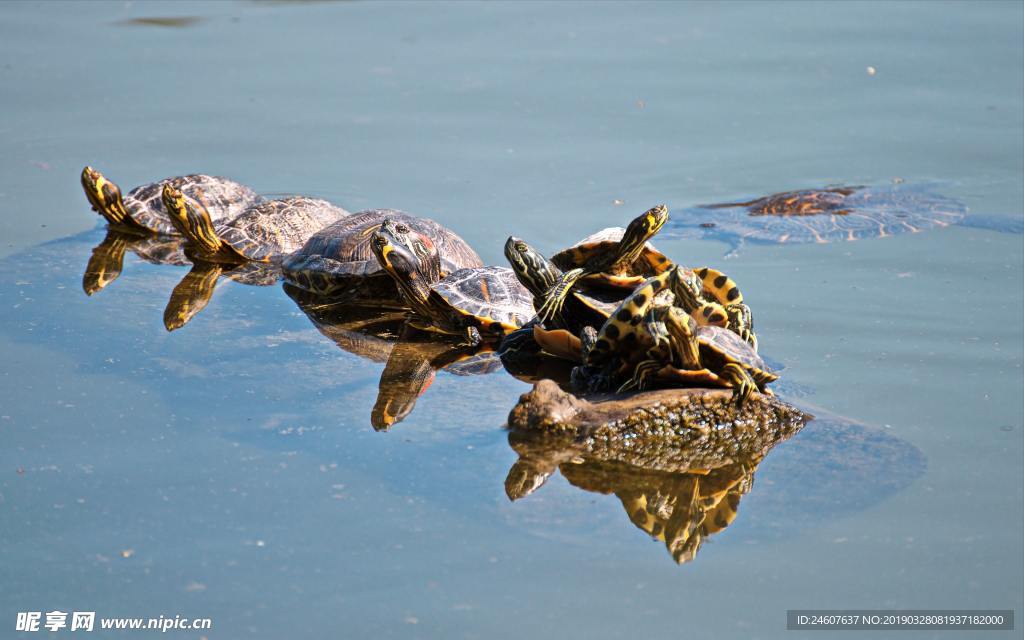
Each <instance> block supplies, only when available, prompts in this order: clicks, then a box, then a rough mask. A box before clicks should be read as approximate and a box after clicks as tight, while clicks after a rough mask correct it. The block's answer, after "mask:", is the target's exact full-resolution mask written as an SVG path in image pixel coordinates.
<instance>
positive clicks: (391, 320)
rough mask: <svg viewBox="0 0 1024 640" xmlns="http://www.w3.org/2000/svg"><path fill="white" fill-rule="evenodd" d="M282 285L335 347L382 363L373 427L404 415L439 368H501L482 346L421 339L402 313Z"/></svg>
mask: <svg viewBox="0 0 1024 640" xmlns="http://www.w3.org/2000/svg"><path fill="white" fill-rule="evenodd" d="M284 289H285V292H286V293H287V294H288V296H289V297H290V298H291V299H292V300H293V301H294V302H295V304H296V305H298V307H299V308H300V309H302V311H303V312H304V313H305V314H306V316H307V317H308V318H309V320H310V322H312V323H313V326H315V327H316V328H317V330H318V331H320V333H322V334H323V335H324V336H325V337H327V338H329V339H330V340H331V341H333V342H334V343H335V344H336V345H337V346H338V348H340V349H342V350H343V351H347V352H349V353H352V354H355V355H357V356H360V357H362V358H366V359H368V360H372V361H374V362H383V363H385V365H384V370H383V371H382V372H381V375H380V381H379V383H378V385H377V399H376V401H375V403H374V406H373V409H372V410H371V411H370V424H371V425H372V426H373V428H374V429H375V430H377V431H387V430H388V429H390V428H391V427H392V426H393V425H395V424H396V423H398V422H401V421H402V420H404V419H405V418H407V417H408V416H409V414H410V413H412V410H413V409H414V408H415V407H416V401H417V400H418V399H419V397H420V396H421V395H422V394H423V393H424V392H425V391H426V390H427V388H428V387H430V384H431V383H432V382H433V381H434V377H435V375H436V374H437V372H438V371H439V370H444V371H447V372H448V373H452V374H455V375H464V376H468V375H479V374H487V373H492V372H494V371H497V370H498V369H500V368H501V361H500V360H499V359H498V358H497V356H495V354H494V353H493V352H492V351H489V350H487V349H481V348H479V347H469V346H467V345H459V344H453V343H452V342H448V341H443V340H424V339H423V337H422V336H417V335H415V333H412V332H409V331H408V327H407V325H406V312H405V311H398V310H393V309H382V308H379V307H370V306H359V305H352V304H348V303H325V302H324V299H323V298H322V297H320V296H318V295H316V294H311V293H309V292H307V291H304V290H303V289H300V288H298V287H294V286H291V285H289V284H285V286H284ZM417 337H418V338H419V339H417Z"/></svg>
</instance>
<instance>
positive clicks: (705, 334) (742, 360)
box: [695, 325, 770, 373]
mask: <svg viewBox="0 0 1024 640" xmlns="http://www.w3.org/2000/svg"><path fill="white" fill-rule="evenodd" d="M695 334H696V336H697V340H698V341H699V343H700V347H701V351H702V354H701V359H702V360H703V359H704V353H703V352H704V351H705V350H710V351H713V352H714V353H715V354H717V355H719V356H720V357H721V358H723V359H724V361H725V362H738V363H739V364H742V365H744V366H746V367H749V368H751V369H754V370H757V371H764V372H766V373H770V371H769V369H768V365H766V364H765V363H764V360H762V359H761V356H759V355H757V351H754V348H753V347H752V346H750V344H749V343H748V342H746V341H745V340H743V338H741V337H739V336H738V335H736V333H734V332H732V331H730V330H728V329H725V328H723V327H716V326H713V325H709V326H704V327H697V330H696V331H695ZM709 364H710V363H709Z"/></svg>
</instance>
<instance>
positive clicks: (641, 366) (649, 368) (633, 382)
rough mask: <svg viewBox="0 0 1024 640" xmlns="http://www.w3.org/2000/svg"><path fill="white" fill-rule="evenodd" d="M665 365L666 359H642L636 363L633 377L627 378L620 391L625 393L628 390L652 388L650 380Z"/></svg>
mask: <svg viewBox="0 0 1024 640" xmlns="http://www.w3.org/2000/svg"><path fill="white" fill-rule="evenodd" d="M664 366H665V361H664V360H659V359H655V358H649V359H647V360H642V361H640V362H639V363H638V364H637V365H636V369H634V371H633V377H632V378H630V379H629V380H627V381H626V382H624V383H623V384H622V386H621V387H619V391H618V392H619V393H625V392H626V391H633V390H634V389H635V390H637V391H646V390H647V389H648V388H650V381H651V378H653V377H654V376H655V375H656V374H657V373H658V372H659V371H661V368H662V367H664Z"/></svg>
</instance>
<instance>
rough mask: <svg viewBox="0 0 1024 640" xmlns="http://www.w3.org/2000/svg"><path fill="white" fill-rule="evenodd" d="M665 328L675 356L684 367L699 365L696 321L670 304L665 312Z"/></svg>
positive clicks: (693, 367) (697, 366) (689, 367)
mask: <svg viewBox="0 0 1024 640" xmlns="http://www.w3.org/2000/svg"><path fill="white" fill-rule="evenodd" d="M665 330H666V331H668V336H669V341H670V342H671V344H672V350H673V351H674V352H675V354H676V357H677V358H679V360H680V361H681V362H682V363H683V367H684V368H686V369H697V368H699V366H700V348H699V346H698V342H697V339H696V337H695V335H696V331H697V322H696V321H695V320H694V319H693V318H692V317H690V314H688V313H686V311H684V310H683V309H681V308H679V307H677V306H674V305H673V306H671V307H669V308H668V311H667V312H666V313H665Z"/></svg>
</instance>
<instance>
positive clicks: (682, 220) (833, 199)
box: [662, 183, 1024, 253]
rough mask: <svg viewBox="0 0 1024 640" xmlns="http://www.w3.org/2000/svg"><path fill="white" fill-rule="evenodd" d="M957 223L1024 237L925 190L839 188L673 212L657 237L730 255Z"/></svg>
mask: <svg viewBox="0 0 1024 640" xmlns="http://www.w3.org/2000/svg"><path fill="white" fill-rule="evenodd" d="M951 225H961V226H967V227H975V228H982V229H990V230H993V231H1000V232H1003V233H1015V234H1020V233H1022V232H1024V221H1022V219H1021V218H1020V217H1014V216H1003V215H996V216H992V215H979V214H971V215H967V207H965V206H964V205H963V203H961V202H959V201H957V200H954V199H953V198H948V197H945V196H942V195H938V194H937V193H934V192H933V191H932V190H931V188H930V187H929V186H927V185H913V184H906V183H898V184H893V185H889V186H878V187H870V186H838V187H828V188H824V189H805V190H800V191H786V192H783V193H776V194H773V195H770V196H765V197H761V198H753V199H750V200H745V201H740V202H727V203H722V204H712V205H703V206H698V207H691V208H687V209H681V210H676V211H674V212H673V214H672V221H671V222H670V223H669V224H668V225H666V228H665V229H664V230H663V231H662V235H664V236H668V237H687V238H708V239H713V240H721V241H723V242H726V243H728V244H729V245H731V247H732V251H731V253H735V252H736V251H738V250H739V248H740V247H741V246H742V245H743V243H744V242H747V241H749V242H754V243H760V244H776V243H787V244H799V243H807V242H814V243H819V244H820V243H828V242H844V241H850V240H860V239H864V238H883V237H886V236H891V235H895V234H899V233H915V232H918V231H924V230H926V229H933V228H942V227H948V226H951Z"/></svg>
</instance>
